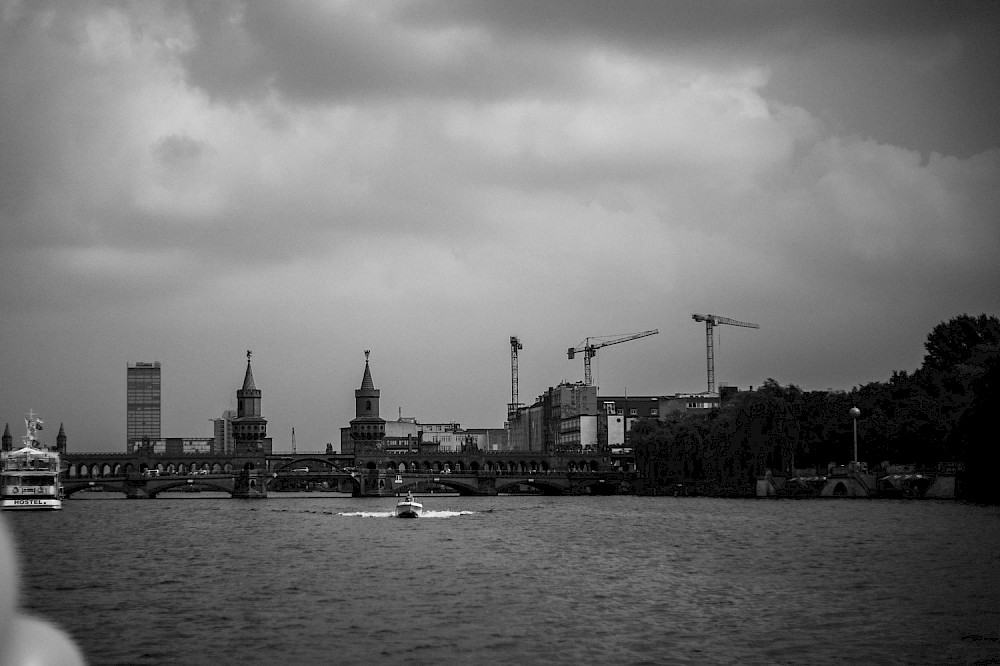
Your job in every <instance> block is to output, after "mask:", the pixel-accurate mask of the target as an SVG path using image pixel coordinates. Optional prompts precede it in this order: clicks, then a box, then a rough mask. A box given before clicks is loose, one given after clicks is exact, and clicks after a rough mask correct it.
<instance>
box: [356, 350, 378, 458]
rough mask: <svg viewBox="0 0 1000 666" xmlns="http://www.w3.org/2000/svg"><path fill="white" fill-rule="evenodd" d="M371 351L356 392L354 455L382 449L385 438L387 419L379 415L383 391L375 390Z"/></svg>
mask: <svg viewBox="0 0 1000 666" xmlns="http://www.w3.org/2000/svg"><path fill="white" fill-rule="evenodd" d="M369 354H371V350H370V349H366V350H365V374H364V377H362V378H361V388H359V389H356V390H355V391H354V413H355V417H354V418H353V419H351V446H352V447H353V449H354V451H353V452H354V453H361V452H363V451H373V450H378V449H380V448H382V440H383V439H384V438H385V419H383V418H380V417H379V415H378V399H379V394H380V393H381V391H380V390H379V389H377V388H375V382H373V381H372V371H371V369H370V368H369V367H368V355H369Z"/></svg>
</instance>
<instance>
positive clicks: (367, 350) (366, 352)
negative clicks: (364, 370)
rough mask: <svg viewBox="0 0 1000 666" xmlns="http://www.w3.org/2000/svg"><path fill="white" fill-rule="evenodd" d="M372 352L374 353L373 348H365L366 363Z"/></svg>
mask: <svg viewBox="0 0 1000 666" xmlns="http://www.w3.org/2000/svg"><path fill="white" fill-rule="evenodd" d="M371 353H372V350H371V349H366V350H365V363H367V362H368V355H369V354H371Z"/></svg>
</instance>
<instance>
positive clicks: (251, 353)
mask: <svg viewBox="0 0 1000 666" xmlns="http://www.w3.org/2000/svg"><path fill="white" fill-rule="evenodd" d="M251 356H253V352H252V351H250V350H249V349H248V350H247V363H249V362H250V357H251Z"/></svg>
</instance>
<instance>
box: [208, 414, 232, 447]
mask: <svg viewBox="0 0 1000 666" xmlns="http://www.w3.org/2000/svg"><path fill="white" fill-rule="evenodd" d="M235 418H236V410H233V409H227V410H226V411H224V412H222V416H221V417H220V418H217V419H212V434H213V435H214V437H213V439H214V442H213V446H212V453H221V454H225V455H232V454H233V452H234V451H235V450H236V443H235V442H236V440H235V439H234V438H233V419H235Z"/></svg>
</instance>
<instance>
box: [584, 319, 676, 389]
mask: <svg viewBox="0 0 1000 666" xmlns="http://www.w3.org/2000/svg"><path fill="white" fill-rule="evenodd" d="M657 333H659V331H658V330H656V329H655V328H654V329H653V330H651V331H642V332H641V333H630V334H627V335H606V336H600V337H590V338H586V339H585V340H584V341H583V342H581V343H580V344H578V345H577V346H576V347H570V348H569V349H568V350H567V351H566V355H567V356H568V357H569V358H570V359H573V358H575V357H576V355H577V354H579V353H583V383H584V384H586V385H587V386H590V385H591V374H590V359H592V358H593V357H594V356H597V350H598V349H600V348H601V347H607V346H609V345H617V344H618V343H620V342H628V341H629V340H636V339H638V338H644V337H646V336H647V335H656V334H657Z"/></svg>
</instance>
